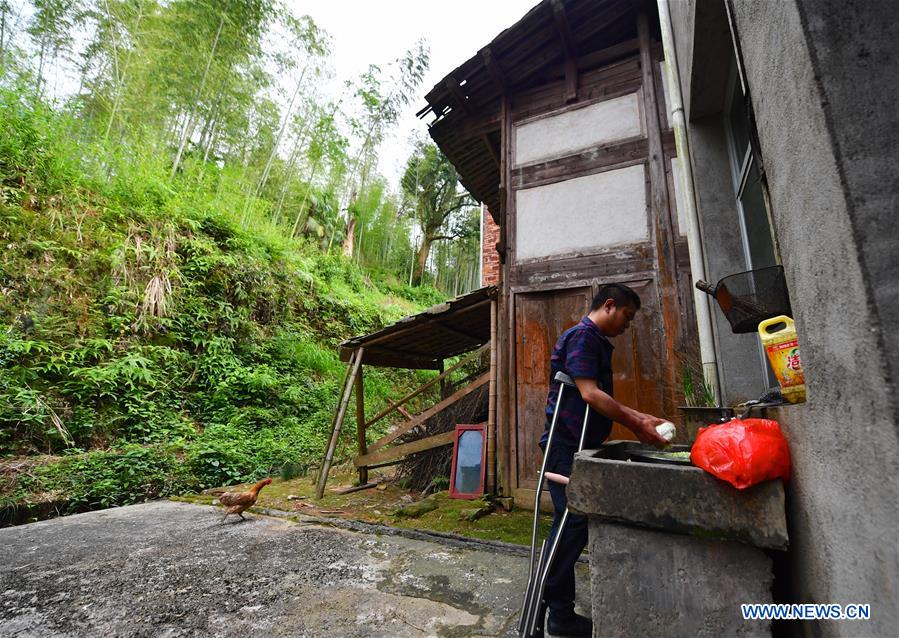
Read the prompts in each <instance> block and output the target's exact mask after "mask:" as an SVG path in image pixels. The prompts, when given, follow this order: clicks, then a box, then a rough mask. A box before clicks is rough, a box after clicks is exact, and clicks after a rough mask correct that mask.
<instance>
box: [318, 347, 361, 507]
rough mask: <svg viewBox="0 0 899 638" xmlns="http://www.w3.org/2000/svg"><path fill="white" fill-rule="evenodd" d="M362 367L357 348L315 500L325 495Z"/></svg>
mask: <svg viewBox="0 0 899 638" xmlns="http://www.w3.org/2000/svg"><path fill="white" fill-rule="evenodd" d="M361 366H362V348H357V349H356V353H355V354H354V356H353V360H352V361H351V362H350V365H349V373H348V374H347V376H346V377H345V378H344V382H343V387H342V388H341V390H342V391H343V396H342V397H341V399H340V404H339V405H338V407H337V414H336V416H335V417H334V427H333V428H332V429H331V440H330V441H329V442H328V450H327V452H325V458H324V460H323V461H322V469H321V471H320V472H319V474H318V485H316V487H315V498H321V497H322V496H323V495H324V493H325V483H326V482H327V481H328V472H329V471H330V470H331V461H332V460H333V459H334V450H335V448H336V447H337V439H338V438H339V437H340V428H341V427H342V426H343V417H344V415H345V414H346V408H347V404H348V403H349V402H350V392H352V390H353V384H354V382H355V380H356V375H357V374H358V373H359V368H360V367H361Z"/></svg>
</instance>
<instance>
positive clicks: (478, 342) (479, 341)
mask: <svg viewBox="0 0 899 638" xmlns="http://www.w3.org/2000/svg"><path fill="white" fill-rule="evenodd" d="M437 325H438V326H440V329H441V330H445V331H446V332H448V333H450V334H451V335H454V336H456V337H459V338H461V339H466V340H467V341H470V342H471V343H472V344H474V345H481V344H482V343H484V340H483V339H481V338H480V337H475V336H474V335H470V334H468V333H467V332H463V331H461V330H458V329H456V328H453V327H452V326H448V325H446V322H445V321H438V322H437Z"/></svg>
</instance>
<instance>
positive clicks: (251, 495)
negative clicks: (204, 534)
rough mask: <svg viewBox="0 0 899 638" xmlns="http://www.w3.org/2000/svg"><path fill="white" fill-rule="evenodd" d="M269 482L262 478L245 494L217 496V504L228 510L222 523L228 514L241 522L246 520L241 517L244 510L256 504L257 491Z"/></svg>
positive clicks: (226, 493) (227, 493) (269, 480)
mask: <svg viewBox="0 0 899 638" xmlns="http://www.w3.org/2000/svg"><path fill="white" fill-rule="evenodd" d="M271 482H272V479H270V478H264V479H262V480H261V481H259V482H258V483H256V484H255V485H254V486H253V487H251V488H250V489H249V491H247V492H225V493H224V494H222V495H221V496H219V503H221V504H222V505H224V506H225V507H227V508H228V509H226V510H225V515H224V516H223V517H222V522H223V523H224V522H225V519H226V518H228V514H237V515H238V516H240V517H241V518H242V519H243V520H247V519H246V518H244V515H243V512H244V510H246V509H247V508H250V507H252V506H253V505H255V504H256V499H257V498H259V490H261V489H262V488H263V487H265V486H266V485H268V484H269V483H271Z"/></svg>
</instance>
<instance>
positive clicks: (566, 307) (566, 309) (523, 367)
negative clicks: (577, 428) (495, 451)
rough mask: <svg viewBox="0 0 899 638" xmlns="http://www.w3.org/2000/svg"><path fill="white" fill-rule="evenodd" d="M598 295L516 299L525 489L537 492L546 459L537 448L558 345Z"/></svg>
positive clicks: (521, 483)
mask: <svg viewBox="0 0 899 638" xmlns="http://www.w3.org/2000/svg"><path fill="white" fill-rule="evenodd" d="M592 293H593V291H592V289H591V288H590V287H584V288H574V289H570V290H561V291H553V292H539V293H528V294H520V295H516V296H515V368H516V370H515V390H516V402H515V405H516V417H517V422H518V426H517V427H516V428H515V442H516V445H515V461H516V466H517V468H518V471H517V474H518V481H517V482H518V487H520V488H521V487H523V488H527V489H531V490H534V489H536V488H537V476H538V474H539V473H540V463H541V461H542V459H543V456H542V454H541V452H540V447H539V446H538V445H537V443H538V441H539V439H540V433H541V432H543V428H544V423H545V422H546V418H545V410H546V395H547V393H548V392H549V358H550V355H552V351H553V346H554V345H555V344H556V339H558V338H559V335H560V334H562V333H563V332H564V331H565V330H567V329H568V328H570V327H571V326H573V325H575V324H576V323H577V322H578V321H580V320H581V319H582V318H583V316H584V315H585V314H587V310H588V308H589V306H590V300H591V298H592Z"/></svg>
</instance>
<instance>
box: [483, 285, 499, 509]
mask: <svg viewBox="0 0 899 638" xmlns="http://www.w3.org/2000/svg"><path fill="white" fill-rule="evenodd" d="M494 344H496V300H494V301H492V302H491V303H490V389H489V391H488V393H487V397H488V398H487V472H486V485H485V486H484V489H486V490H487V493H488V494H495V493H496V347H495V345H494Z"/></svg>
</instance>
